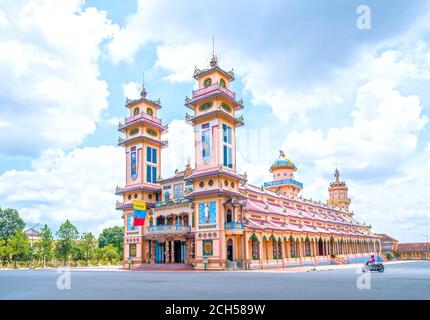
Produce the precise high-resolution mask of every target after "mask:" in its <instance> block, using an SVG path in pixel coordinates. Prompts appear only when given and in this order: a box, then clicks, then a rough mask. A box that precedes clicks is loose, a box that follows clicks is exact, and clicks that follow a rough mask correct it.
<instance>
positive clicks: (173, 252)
mask: <svg viewBox="0 0 430 320" xmlns="http://www.w3.org/2000/svg"><path fill="white" fill-rule="evenodd" d="M170 243H171V244H172V247H171V248H170V263H175V241H170Z"/></svg>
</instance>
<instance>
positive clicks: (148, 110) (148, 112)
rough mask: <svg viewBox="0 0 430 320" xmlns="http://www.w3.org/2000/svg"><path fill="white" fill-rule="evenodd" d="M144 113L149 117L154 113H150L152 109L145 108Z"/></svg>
mask: <svg viewBox="0 0 430 320" xmlns="http://www.w3.org/2000/svg"><path fill="white" fill-rule="evenodd" d="M146 113H147V114H148V115H149V116H152V115H153V114H154V111H152V109H151V108H147V109H146Z"/></svg>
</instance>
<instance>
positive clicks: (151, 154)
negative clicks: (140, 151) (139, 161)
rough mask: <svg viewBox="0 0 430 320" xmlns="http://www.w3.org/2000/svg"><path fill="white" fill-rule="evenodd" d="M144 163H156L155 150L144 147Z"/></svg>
mask: <svg viewBox="0 0 430 320" xmlns="http://www.w3.org/2000/svg"><path fill="white" fill-rule="evenodd" d="M146 161H148V162H151V163H157V149H155V148H151V147H146Z"/></svg>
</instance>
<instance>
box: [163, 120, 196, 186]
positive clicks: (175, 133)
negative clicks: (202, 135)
mask: <svg viewBox="0 0 430 320" xmlns="http://www.w3.org/2000/svg"><path fill="white" fill-rule="evenodd" d="M163 139H167V140H168V141H169V145H168V147H167V148H164V149H162V153H161V156H162V160H161V166H162V168H161V170H162V171H161V177H162V178H167V177H170V176H172V175H174V173H175V170H176V169H178V170H179V171H181V170H184V169H185V166H186V164H187V162H188V161H190V164H191V167H193V168H194V159H195V156H194V131H193V127H192V126H191V125H188V124H187V123H186V122H185V121H184V120H178V119H174V120H173V121H172V122H170V123H169V130H168V132H167V134H165V135H164V136H163Z"/></svg>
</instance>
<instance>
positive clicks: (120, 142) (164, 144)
mask: <svg viewBox="0 0 430 320" xmlns="http://www.w3.org/2000/svg"><path fill="white" fill-rule="evenodd" d="M139 140H147V141H151V142H153V143H156V144H158V145H160V146H161V147H162V148H164V147H167V145H168V141H167V140H158V139H154V138H150V137H148V136H145V135H138V136H135V137H128V138H125V139H124V138H122V137H119V138H118V145H119V146H122V145H125V144H127V143H129V142H135V141H139Z"/></svg>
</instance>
